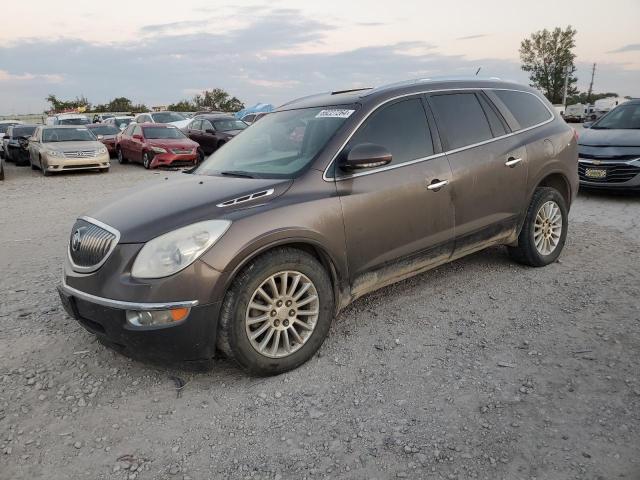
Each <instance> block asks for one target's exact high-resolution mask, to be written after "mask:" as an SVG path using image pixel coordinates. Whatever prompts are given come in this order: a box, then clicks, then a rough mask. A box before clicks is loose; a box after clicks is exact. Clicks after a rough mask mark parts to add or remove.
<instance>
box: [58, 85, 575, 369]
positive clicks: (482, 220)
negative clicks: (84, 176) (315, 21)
mask: <svg viewBox="0 0 640 480" xmlns="http://www.w3.org/2000/svg"><path fill="white" fill-rule="evenodd" d="M577 160H578V154H577V146H576V138H575V134H574V131H573V130H572V129H571V128H569V127H568V126H567V125H566V124H565V122H564V121H563V120H562V119H561V118H559V117H558V116H557V115H556V114H555V113H554V109H553V107H552V106H551V105H550V104H549V103H548V102H547V101H546V100H545V99H544V97H542V96H541V95H540V94H539V93H538V92H537V91H535V90H532V89H530V88H528V87H525V86H522V85H518V84H514V83H507V82H502V81H498V80H480V79H445V80H420V81H410V82H404V83H399V84H394V85H389V86H385V87H380V88H374V89H362V90H352V91H342V92H333V93H327V94H321V95H315V96H310V97H305V98H302V99H299V100H295V101H293V102H290V103H287V104H285V105H283V106H281V107H280V108H279V109H278V110H276V111H275V112H273V113H270V114H269V115H267V116H266V117H265V118H264V119H262V120H261V121H260V122H257V123H256V124H254V125H252V126H251V127H250V128H248V129H246V130H245V131H244V132H243V133H242V135H239V136H238V137H237V138H236V139H234V141H233V142H230V143H229V144H227V145H225V146H224V148H221V149H219V150H217V151H216V152H215V153H214V154H213V155H212V156H211V157H210V158H208V159H207V160H206V161H205V162H204V163H203V164H201V165H200V166H199V167H198V168H197V169H196V170H195V171H193V172H192V174H189V175H182V176H180V178H172V179H168V180H166V179H165V180H160V179H158V180H155V181H151V182H150V183H148V184H146V185H140V186H138V187H136V188H134V189H132V190H131V191H130V193H129V194H127V195H122V194H119V195H118V196H117V197H116V198H114V199H113V200H112V201H111V202H110V203H107V204H105V205H104V206H102V207H98V208H97V209H95V210H93V211H92V212H89V213H87V214H86V215H85V216H82V217H80V218H79V219H78V220H77V222H76V224H75V225H74V226H73V229H72V231H71V236H70V241H69V246H68V258H67V261H66V266H65V272H64V279H63V283H62V285H61V286H60V295H61V298H62V301H63V303H64V305H65V308H66V310H67V311H68V312H69V314H70V315H72V316H73V317H75V318H76V319H77V320H78V321H79V322H80V323H81V324H82V325H83V326H84V327H85V328H86V329H87V330H89V331H90V332H92V333H94V334H95V335H97V336H98V337H99V338H100V339H101V340H102V341H103V342H104V343H106V344H108V345H110V346H112V347H113V348H116V349H118V350H120V351H123V352H125V353H126V352H129V353H130V354H133V353H137V352H140V353H144V354H146V355H150V356H154V357H159V358H161V359H166V360H175V359H182V360H197V359H206V358H212V357H213V355H214V352H215V350H216V349H218V350H221V351H222V352H224V354H226V355H227V356H228V357H230V358H232V359H233V360H235V361H236V362H237V363H238V364H239V365H240V366H242V367H243V368H244V369H246V370H247V371H249V372H252V373H255V374H276V373H280V372H284V371H287V370H289V369H292V368H295V367H297V366H299V365H300V364H302V363H303V362H305V361H306V360H308V359H309V358H310V357H311V356H312V355H313V354H314V353H315V352H316V351H317V350H318V348H319V347H320V345H321V344H322V342H323V340H324V338H325V336H326V335H327V332H328V331H329V326H330V324H331V321H332V319H333V318H334V316H335V314H336V313H337V312H338V311H339V310H340V309H341V308H343V307H344V306H346V305H347V304H349V303H350V302H352V301H353V300H354V299H356V298H358V297H360V296H362V295H364V294H366V293H368V292H371V291H373V290H375V289H378V288H380V287H383V286H385V285H389V284H391V283H393V282H397V281H399V280H402V279H404V278H407V277H409V276H411V275H415V274H417V273H420V272H424V271H425V270H428V269H430V268H433V267H435V266H437V265H441V264H443V263H445V262H449V261H451V260H454V259H456V258H460V257H462V256H464V255H467V254H470V253H472V252H476V251H478V250H480V249H483V248H486V247H489V246H492V245H506V246H507V249H508V251H509V253H510V255H511V256H512V257H513V258H514V259H515V260H516V261H518V262H520V263H523V264H526V265H530V266H535V267H540V266H544V265H547V264H549V263H551V262H553V261H555V260H556V259H557V257H558V255H560V252H561V250H562V248H563V245H564V243H565V238H566V235H567V227H568V224H567V219H568V217H567V214H568V210H569V206H570V205H571V202H572V200H573V199H574V197H575V195H576V192H577V191H578V174H577Z"/></svg>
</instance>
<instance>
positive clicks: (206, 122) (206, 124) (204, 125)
mask: <svg viewBox="0 0 640 480" xmlns="http://www.w3.org/2000/svg"><path fill="white" fill-rule="evenodd" d="M200 130H202V131H203V132H206V131H207V130H213V126H211V122H210V121H209V120H202V124H201V126H200Z"/></svg>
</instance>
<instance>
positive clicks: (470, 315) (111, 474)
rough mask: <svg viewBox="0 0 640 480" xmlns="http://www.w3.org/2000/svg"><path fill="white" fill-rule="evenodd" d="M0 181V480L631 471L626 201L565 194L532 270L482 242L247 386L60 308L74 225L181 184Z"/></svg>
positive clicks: (29, 175) (639, 394)
mask: <svg viewBox="0 0 640 480" xmlns="http://www.w3.org/2000/svg"><path fill="white" fill-rule="evenodd" d="M6 173H7V180H5V182H4V183H0V206H1V209H0V269H1V271H2V275H1V276H0V292H1V296H0V478H1V479H3V480H4V479H21V478H44V477H46V478H47V479H51V480H53V479H65V480H66V479H77V478H78V479H79V478H83V479H85V478H91V479H135V478H139V479H189V478H191V479H205V478H265V479H285V478H295V479H303V478H308V479H316V478H356V479H372V478H378V479H383V478H433V479H441V478H444V479H473V478H480V479H488V480H494V479H534V478H535V479H565V478H571V479H612V478H627V479H638V478H640V353H639V352H640V255H639V254H638V251H639V248H640V196H638V195H636V196H619V195H610V194H597V195H596V194H588V195H585V194H581V195H580V196H579V197H578V200H577V202H576V204H575V205H574V208H573V210H572V211H571V224H570V233H569V237H568V242H567V245H566V247H565V251H564V253H563V255H562V256H561V260H560V261H559V262H557V263H555V264H553V265H550V266H548V267H546V268H543V269H532V268H525V267H522V266H519V265H516V264H514V263H512V262H511V261H510V260H509V259H508V257H507V255H506V253H505V251H504V249H502V248H492V249H489V250H487V251H484V252H481V253H478V254H476V255H473V256H471V257H468V258H465V259H462V260H460V261H456V262H454V263H452V264H449V265H446V266H443V267H440V268H437V269H435V270H432V271H431V272H428V273H426V274H423V275H420V276H418V277H415V278H413V279H410V280H407V281H404V282H402V283H399V284H396V285H394V286H391V287H388V288H385V289H383V290H380V291H378V292H376V293H374V294H371V295H368V296H366V297H364V298H362V299H360V300H359V301H357V302H356V303H354V304H353V305H352V306H350V307H349V308H347V309H346V310H345V311H343V312H342V313H341V314H340V316H339V318H338V319H337V321H336V322H335V324H334V326H333V328H332V330H331V333H330V335H329V337H328V339H327V340H326V342H325V343H324V345H323V347H322V348H321V350H320V353H319V354H318V355H317V356H316V357H314V358H313V359H312V360H311V361H310V362H308V363H307V364H306V365H304V366H302V367H301V368H299V369H298V370H296V371H293V372H290V373H287V374H285V375H281V376H279V377H274V378H266V379H264V378H251V377H247V376H246V375H244V374H243V373H241V372H240V371H239V370H237V369H236V368H235V367H234V366H233V365H231V364H229V363H227V362H226V361H224V360H218V361H216V362H215V365H214V368H213V369H212V370H210V371H196V370H193V369H186V368H185V367H184V366H171V365H164V366H157V365H150V364H146V363H143V362H139V361H132V360H130V359H127V358H125V357H123V356H121V355H119V354H116V353H114V352H112V351H110V350H108V349H106V348H105V347H103V346H102V345H101V344H99V343H97V342H96V341H95V339H94V337H93V336H92V335H90V334H89V333H87V332H86V331H85V330H83V329H82V328H81V327H80V326H79V325H78V324H77V323H75V321H73V320H71V319H69V318H68V317H67V316H66V315H65V313H64V311H63V310H62V308H61V306H60V303H59V300H58V298H57V295H56V291H55V285H56V283H57V282H58V281H59V279H60V274H61V265H62V261H63V257H64V255H65V243H66V241H67V236H68V233H69V229H70V228H71V225H72V224H73V221H74V219H75V217H76V216H77V215H78V214H80V213H81V212H83V211H84V210H86V209H88V208H91V207H92V206H95V205H98V204H100V203H101V202H103V201H105V200H104V199H105V197H106V196H107V195H108V194H111V193H113V192H117V191H119V190H120V189H123V188H125V187H128V186H131V185H134V184H136V183H137V182H139V181H141V180H143V179H148V178H150V177H153V176H154V175H161V176H166V175H180V173H177V172H168V173H167V172H153V173H151V172H148V171H145V170H144V169H142V168H141V167H140V166H135V165H127V166H119V165H114V166H113V168H112V171H111V172H110V173H108V174H93V173H76V174H69V175H65V176H54V177H52V178H46V179H45V178H44V177H42V175H41V174H40V173H39V172H33V171H31V170H30V169H28V168H16V167H15V166H13V165H9V166H8V167H7V172H6ZM156 178H157V177H156ZM178 378H179V379H181V380H182V381H184V382H185V385H184V387H183V388H182V389H181V390H180V394H179V395H178V392H177V390H176V382H177V381H178V382H179V381H180V380H177V379H178Z"/></svg>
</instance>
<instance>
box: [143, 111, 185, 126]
mask: <svg viewBox="0 0 640 480" xmlns="http://www.w3.org/2000/svg"><path fill="white" fill-rule="evenodd" d="M151 118H153V121H154V122H156V123H171V122H179V121H180V120H185V118H184V117H183V116H182V115H180V114H179V113H176V112H160V113H152V114H151Z"/></svg>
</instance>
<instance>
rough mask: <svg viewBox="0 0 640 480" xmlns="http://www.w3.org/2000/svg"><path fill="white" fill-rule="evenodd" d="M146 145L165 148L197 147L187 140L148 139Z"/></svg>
mask: <svg viewBox="0 0 640 480" xmlns="http://www.w3.org/2000/svg"><path fill="white" fill-rule="evenodd" d="M147 144H148V145H151V146H154V147H167V148H195V147H197V146H198V144H197V143H196V142H194V141H193V140H189V139H188V138H149V139H147Z"/></svg>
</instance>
